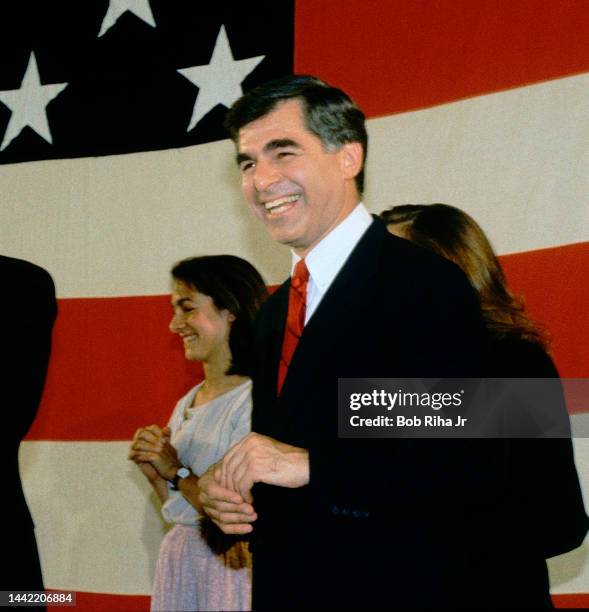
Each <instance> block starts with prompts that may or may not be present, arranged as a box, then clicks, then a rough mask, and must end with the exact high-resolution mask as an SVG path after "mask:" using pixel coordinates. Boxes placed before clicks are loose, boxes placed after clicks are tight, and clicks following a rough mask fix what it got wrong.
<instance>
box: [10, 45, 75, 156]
mask: <svg viewBox="0 0 589 612" xmlns="http://www.w3.org/2000/svg"><path fill="white" fill-rule="evenodd" d="M67 85H68V84H67V83H54V84H53V85H41V79H40V78H39V69H38V68H37V61H36V59H35V54H34V53H31V55H30V57H29V63H28V65H27V69H26V71H25V75H24V77H23V79H22V82H21V84H20V89H11V90H8V91H0V101H2V102H3V103H4V104H5V105H6V106H7V107H8V108H9V109H10V110H11V111H12V115H11V116H10V121H9V122H8V126H7V128H6V131H5V132H4V138H3V139H2V143H1V144H0V151H2V150H4V149H5V148H6V147H7V146H8V145H9V144H10V143H11V142H12V141H13V140H14V139H15V138H16V137H17V136H18V135H19V134H20V133H21V132H22V131H23V129H24V128H25V127H27V126H29V127H31V128H32V129H33V130H35V132H37V134H39V136H41V137H42V138H44V139H45V140H46V141H47V142H49V143H53V140H52V138H51V131H50V130H49V123H48V122H47V110H46V109H47V105H48V104H49V102H51V100H53V98H55V97H56V96H58V95H59V94H60V93H61V92H62V91H63V90H64V89H65V88H66V87H67Z"/></svg>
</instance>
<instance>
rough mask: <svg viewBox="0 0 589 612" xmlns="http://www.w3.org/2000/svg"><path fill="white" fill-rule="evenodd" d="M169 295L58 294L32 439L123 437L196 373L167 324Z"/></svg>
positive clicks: (159, 417)
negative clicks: (68, 296) (76, 296)
mask: <svg viewBox="0 0 589 612" xmlns="http://www.w3.org/2000/svg"><path fill="white" fill-rule="evenodd" d="M170 315H171V308H170V298H169V296H146V297H121V298H100V299H99V298H87V299H62V300H59V314H58V317H57V322H56V325H55V330H54V335H53V339H54V340H53V348H52V353H51V363H50V367H49V373H48V377H47V384H46V387H45V392H44V394H43V401H42V403H41V407H40V409H39V413H38V415H37V418H36V419H35V423H34V425H33V427H32V428H31V431H30V432H29V435H28V436H27V437H28V439H33V440H128V439H130V438H131V437H132V436H133V433H134V432H135V430H136V429H137V428H138V427H140V426H142V425H148V424H151V423H158V424H161V423H165V422H166V421H167V419H168V417H169V416H170V413H171V412H172V408H173V407H174V404H175V402H176V401H177V399H178V398H179V397H180V396H181V395H183V394H184V393H185V392H186V391H187V390H188V389H189V388H190V387H191V386H192V385H193V384H195V383H196V382H197V381H198V380H200V379H201V376H202V369H201V368H200V365H199V364H191V363H189V362H187V361H186V360H185V359H184V352H183V349H182V344H181V341H180V340H179V338H178V337H177V336H174V335H173V334H171V333H170V332H169V331H168V323H169V320H170Z"/></svg>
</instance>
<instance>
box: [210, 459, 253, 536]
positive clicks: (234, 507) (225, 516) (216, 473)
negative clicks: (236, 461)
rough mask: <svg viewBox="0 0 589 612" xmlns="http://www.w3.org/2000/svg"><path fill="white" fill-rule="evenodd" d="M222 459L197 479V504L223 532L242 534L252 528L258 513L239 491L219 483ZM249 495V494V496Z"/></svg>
mask: <svg viewBox="0 0 589 612" xmlns="http://www.w3.org/2000/svg"><path fill="white" fill-rule="evenodd" d="M222 463H223V460H221V461H219V462H218V463H215V464H213V465H212V466H211V467H210V468H209V469H208V470H207V471H206V472H205V473H204V474H203V475H202V476H201V477H200V480H199V481H198V484H199V488H200V493H199V496H198V501H199V504H200V505H201V507H202V509H203V510H204V511H205V512H206V513H207V514H208V516H209V517H210V518H211V519H212V521H213V522H214V523H215V524H216V525H217V526H218V527H219V529H221V531H223V532H224V533H233V534H244V533H250V532H251V531H252V530H253V527H252V525H251V523H253V522H254V521H255V520H256V519H257V518H258V515H257V514H256V512H255V510H254V508H253V506H252V505H251V504H249V503H245V502H244V500H243V498H242V497H241V495H240V494H239V493H236V492H235V491H232V490H230V489H227V488H225V487H223V486H222V485H221V484H219V480H220V478H221V465H222ZM250 497H251V496H250Z"/></svg>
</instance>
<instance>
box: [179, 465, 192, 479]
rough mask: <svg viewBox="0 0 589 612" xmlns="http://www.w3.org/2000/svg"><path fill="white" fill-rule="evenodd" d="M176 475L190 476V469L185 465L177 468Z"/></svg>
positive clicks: (180, 476) (181, 476)
mask: <svg viewBox="0 0 589 612" xmlns="http://www.w3.org/2000/svg"><path fill="white" fill-rule="evenodd" d="M176 476H178V478H186V477H187V476H190V470H189V469H188V468H187V467H181V468H178V471H177V472H176Z"/></svg>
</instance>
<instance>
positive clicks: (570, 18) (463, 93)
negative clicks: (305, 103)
mask: <svg viewBox="0 0 589 612" xmlns="http://www.w3.org/2000/svg"><path fill="white" fill-rule="evenodd" d="M295 24H296V26H295V70H296V71H297V72H302V73H310V74H316V75H318V76H320V77H322V78H324V79H326V80H327V81H328V82H330V83H333V84H336V85H338V86H340V87H342V88H343V89H344V90H345V91H347V92H349V93H350V94H351V95H352V97H353V98H354V99H355V100H356V101H357V102H358V104H359V105H360V107H361V108H362V109H363V110H364V111H365V112H366V113H367V115H368V116H380V115H387V114H390V113H396V112H403V111H408V110H412V109H417V108H425V107H429V106H433V105H436V104H442V103H445V102H449V101H452V100H459V99H462V98H467V97H471V96H475V95H480V94H483V93H488V92H494V91H501V90H505V89H509V88H513V87H519V86H522V85H527V84H530V83H537V82H541V81H545V80H550V79H555V78H559V77H563V76H566V75H571V74H576V73H581V72H586V71H588V70H589V44H587V41H588V40H589V9H588V6H587V2H586V0H517V2H513V1H512V0H477V1H476V2H473V1H472V0H428V1H427V2H424V1H411V2H408V1H407V0H387V2H366V0H321V2H318V1H317V0H297V3H296V18H295Z"/></svg>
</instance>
